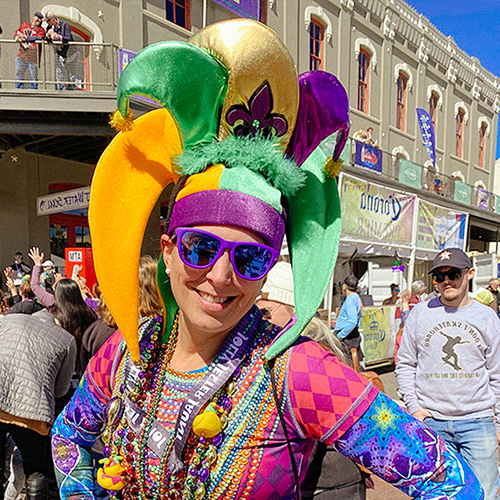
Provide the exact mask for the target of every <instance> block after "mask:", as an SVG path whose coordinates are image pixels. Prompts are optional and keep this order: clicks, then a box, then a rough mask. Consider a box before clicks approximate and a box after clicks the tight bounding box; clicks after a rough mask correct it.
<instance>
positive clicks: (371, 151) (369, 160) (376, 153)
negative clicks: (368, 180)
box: [354, 141, 382, 174]
mask: <svg viewBox="0 0 500 500" xmlns="http://www.w3.org/2000/svg"><path fill="white" fill-rule="evenodd" d="M354 161H355V163H356V165H361V166H362V167H365V168H369V169H370V170H374V171H375V172H378V173H379V174H381V173H382V150H381V149H379V148H377V147H376V146H371V145H370V144H366V143H364V142H358V141H356V155H355V160H354Z"/></svg>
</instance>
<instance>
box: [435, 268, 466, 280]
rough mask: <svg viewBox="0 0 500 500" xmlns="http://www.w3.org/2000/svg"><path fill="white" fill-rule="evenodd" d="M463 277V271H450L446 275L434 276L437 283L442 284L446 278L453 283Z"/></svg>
mask: <svg viewBox="0 0 500 500" xmlns="http://www.w3.org/2000/svg"><path fill="white" fill-rule="evenodd" d="M461 276H462V270H461V269H450V270H449V271H447V272H445V273H439V272H436V273H434V274H433V278H434V281H435V282H436V283H442V282H443V281H444V280H445V279H446V277H448V279H449V280H451V281H455V280H458V279H459V278H460V277H461Z"/></svg>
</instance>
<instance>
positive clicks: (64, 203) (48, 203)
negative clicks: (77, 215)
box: [36, 186, 90, 215]
mask: <svg viewBox="0 0 500 500" xmlns="http://www.w3.org/2000/svg"><path fill="white" fill-rule="evenodd" d="M89 201H90V186H86V187H82V188H78V189H71V190H69V191H61V192H60V193H54V194H48V195H47V196H38V198H37V199H36V212H37V214H38V215H49V214H59V213H61V212H69V211H71V210H78V209H82V208H88V206H89Z"/></svg>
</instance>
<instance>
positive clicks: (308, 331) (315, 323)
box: [302, 318, 351, 366]
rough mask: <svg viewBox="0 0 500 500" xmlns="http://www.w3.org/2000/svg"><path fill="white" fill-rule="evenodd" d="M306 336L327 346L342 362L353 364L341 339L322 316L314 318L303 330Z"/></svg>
mask: <svg viewBox="0 0 500 500" xmlns="http://www.w3.org/2000/svg"><path fill="white" fill-rule="evenodd" d="M302 333H303V334H304V335H305V336H306V337H309V338H310V339H313V340H315V341H316V342H317V343H318V344H321V345H322V346H323V347H326V348H327V349H328V350H329V351H331V352H332V353H333V354H334V355H335V356H336V357H337V358H338V359H339V360H340V361H342V363H345V364H346V365H349V366H351V364H350V361H348V359H347V356H346V355H345V353H344V350H343V348H342V344H341V343H340V340H339V339H338V338H337V337H336V336H335V335H334V334H333V331H332V330H330V328H328V325H327V324H326V323H325V322H324V321H323V320H322V319H320V318H313V319H312V320H311V321H310V322H309V324H308V325H307V326H306V328H305V330H304V331H303V332H302Z"/></svg>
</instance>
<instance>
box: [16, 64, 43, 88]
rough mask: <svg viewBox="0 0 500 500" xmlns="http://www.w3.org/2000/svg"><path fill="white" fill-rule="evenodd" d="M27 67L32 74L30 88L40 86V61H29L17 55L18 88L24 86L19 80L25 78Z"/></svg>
mask: <svg viewBox="0 0 500 500" xmlns="http://www.w3.org/2000/svg"><path fill="white" fill-rule="evenodd" d="M26 67H28V72H29V75H30V89H37V88H38V83H37V80H38V63H37V62H36V61H28V60H27V59H22V58H21V57H16V89H22V88H24V83H23V82H20V81H19V80H24V74H25V73H26Z"/></svg>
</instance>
